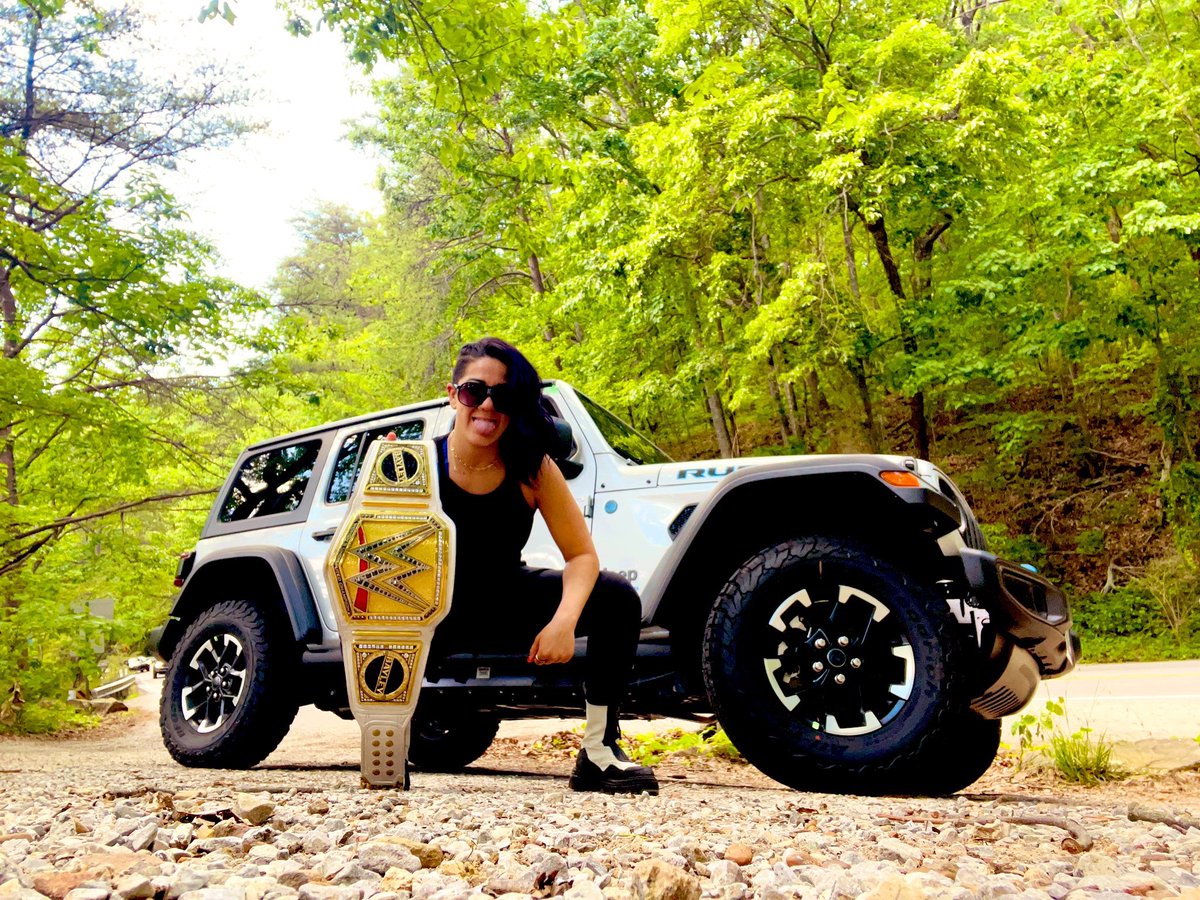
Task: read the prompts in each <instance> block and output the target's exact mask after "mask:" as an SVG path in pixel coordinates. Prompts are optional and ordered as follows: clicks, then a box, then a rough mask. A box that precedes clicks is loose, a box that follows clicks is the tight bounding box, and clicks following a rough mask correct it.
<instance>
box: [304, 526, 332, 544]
mask: <svg viewBox="0 0 1200 900" xmlns="http://www.w3.org/2000/svg"><path fill="white" fill-rule="evenodd" d="M335 531H337V529H336V528H326V529H324V530H323V531H314V532H313V533H312V534H311V535H309V536H310V537H311V538H312V539H313V540H314V541H329V540H332V539H333V533H334V532H335Z"/></svg>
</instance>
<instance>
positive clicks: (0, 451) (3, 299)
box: [0, 269, 20, 506]
mask: <svg viewBox="0 0 1200 900" xmlns="http://www.w3.org/2000/svg"><path fill="white" fill-rule="evenodd" d="M0 321H2V322H3V326H4V358H5V359H15V358H16V356H17V354H18V353H19V352H20V351H19V349H18V344H17V298H16V297H15V296H14V295H13V292H12V282H10V281H9V270H8V269H0ZM0 466H3V467H4V502H5V503H7V504H9V505H10V506H16V505H18V503H19V499H20V498H19V495H18V493H17V453H16V443H15V441H14V440H13V427H12V425H11V424H9V423H7V422H6V423H4V425H3V426H0Z"/></svg>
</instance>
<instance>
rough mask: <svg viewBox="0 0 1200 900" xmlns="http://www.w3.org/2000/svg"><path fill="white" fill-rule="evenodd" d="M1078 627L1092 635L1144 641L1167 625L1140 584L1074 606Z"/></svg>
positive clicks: (1092, 595) (1088, 596)
mask: <svg viewBox="0 0 1200 900" xmlns="http://www.w3.org/2000/svg"><path fill="white" fill-rule="evenodd" d="M1071 612H1072V614H1073V618H1074V620H1075V624H1076V625H1077V626H1078V627H1079V628H1080V629H1081V630H1082V631H1083V632H1084V633H1085V634H1089V635H1096V636H1104V637H1134V636H1137V637H1142V636H1146V635H1153V634H1158V633H1161V632H1162V631H1164V624H1165V623H1164V622H1163V620H1162V616H1161V615H1160V614H1159V611H1158V607H1157V605H1156V604H1155V602H1154V598H1153V597H1151V596H1150V593H1149V591H1147V590H1146V589H1145V588H1144V587H1142V586H1141V585H1139V584H1136V583H1135V584H1130V585H1125V586H1123V587H1118V588H1114V589H1113V590H1111V591H1109V592H1108V593H1107V594H1105V593H1101V592H1099V591H1095V592H1093V593H1089V594H1084V595H1082V596H1081V597H1079V598H1077V599H1076V600H1075V602H1074V603H1073V604H1072V609H1071Z"/></svg>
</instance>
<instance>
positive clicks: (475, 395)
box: [450, 380, 515, 413]
mask: <svg viewBox="0 0 1200 900" xmlns="http://www.w3.org/2000/svg"><path fill="white" fill-rule="evenodd" d="M450 387H452V388H454V390H455V391H457V396H458V402H459V403H461V404H462V405H463V406H465V407H467V408H468V409H474V408H475V407H476V406H482V405H483V401H484V400H486V399H487V398H488V397H491V398H492V406H493V407H494V408H495V410H496V412H498V413H506V412H509V411H510V410H511V409H512V407H513V400H514V399H515V395H514V394H513V389H512V386H511V385H508V384H493V385H487V384H484V383H483V382H482V381H473V380H472V381H464V382H462V383H461V384H452V385H450Z"/></svg>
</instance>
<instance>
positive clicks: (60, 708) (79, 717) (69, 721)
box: [0, 700, 100, 734]
mask: <svg viewBox="0 0 1200 900" xmlns="http://www.w3.org/2000/svg"><path fill="white" fill-rule="evenodd" d="M6 718H9V717H6ZM10 718H11V720H10V721H7V722H0V734H53V733H54V732H58V731H81V730H84V729H87V728H94V727H95V726H96V725H99V724H100V717H99V716H98V715H96V714H95V713H91V712H85V711H84V710H82V709H76V708H75V707H74V706H71V704H69V703H67V702H66V701H65V700H39V701H37V702H36V703H26V704H24V705H23V706H18V707H15V708H13V710H12V715H11V717H10Z"/></svg>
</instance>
